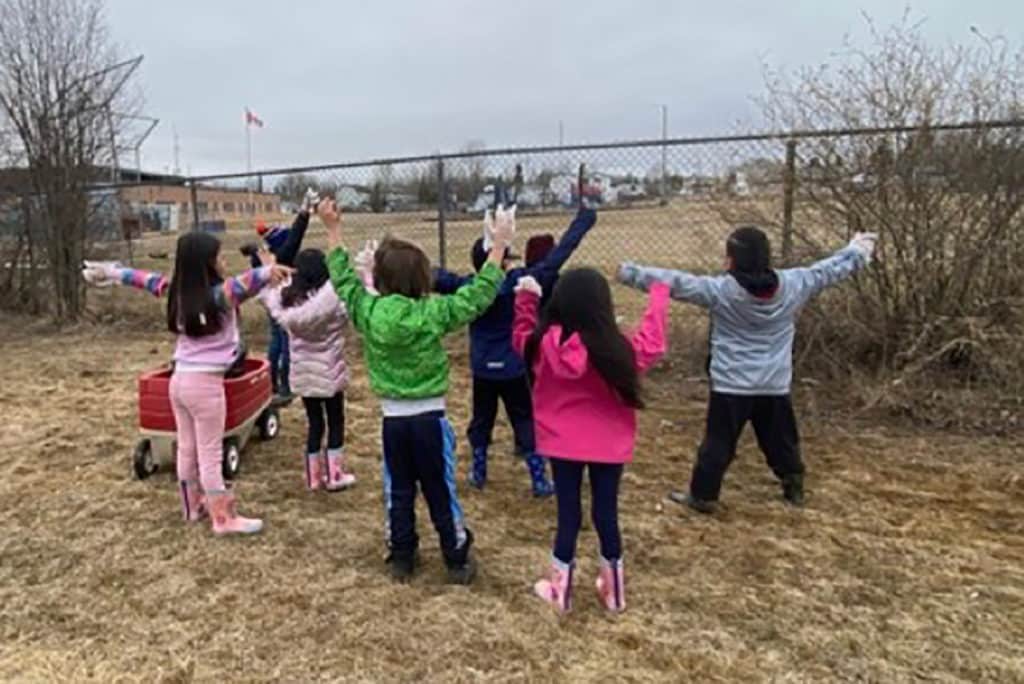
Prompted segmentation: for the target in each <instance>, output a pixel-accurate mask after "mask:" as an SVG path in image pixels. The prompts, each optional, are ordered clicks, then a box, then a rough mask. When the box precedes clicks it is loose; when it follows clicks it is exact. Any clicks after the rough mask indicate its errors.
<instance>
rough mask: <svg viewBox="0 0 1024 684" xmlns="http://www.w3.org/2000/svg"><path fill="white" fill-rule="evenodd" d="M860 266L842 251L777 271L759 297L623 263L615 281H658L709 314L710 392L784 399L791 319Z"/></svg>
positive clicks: (731, 285)
mask: <svg viewBox="0 0 1024 684" xmlns="http://www.w3.org/2000/svg"><path fill="white" fill-rule="evenodd" d="M865 265H866V261H865V259H864V257H863V256H861V254H860V252H858V251H857V250H856V249H853V248H850V247H846V248H844V249H842V250H840V251H839V252H837V253H836V254H834V255H833V256H831V257H829V258H828V259H824V260H822V261H819V262H817V263H816V264H814V265H812V266H810V267H808V268H791V269H786V270H781V271H777V273H778V276H779V288H778V290H777V291H776V292H775V295H774V296H772V297H771V298H768V299H759V298H757V297H755V296H753V295H752V294H750V293H749V292H747V291H746V290H745V289H743V287H742V286H740V284H739V283H738V282H736V279H735V278H733V277H732V276H731V275H728V274H726V275H719V276H695V275H692V274H690V273H686V272H684V271H673V270H669V269H663V268H649V267H645V266H638V265H636V264H630V263H626V264H623V265H622V268H621V269H620V271H619V280H620V281H621V282H623V283H625V284H626V285H630V286H632V287H636V288H638V289H641V290H645V291H646V290H647V289H648V288H649V287H650V285H651V283H652V282H655V281H660V282H663V283H665V284H667V285H668V286H669V287H670V288H671V293H672V298H673V299H678V300H680V301H684V302H690V303H691V304H696V305H698V306H701V307H704V308H705V309H708V310H710V312H711V389H712V391H713V392H721V393H722V394H741V395H746V396H753V395H784V394H789V393H790V385H791V384H792V381H793V335H794V333H795V331H796V325H795V321H796V317H797V315H799V313H800V309H801V308H802V307H803V305H804V304H806V303H807V301H808V300H809V299H810V298H811V297H813V296H814V295H816V294H818V293H819V292H821V291H822V290H824V289H825V288H826V287H828V286H830V285H834V284H836V283H838V282H840V281H842V280H844V279H846V278H849V277H850V276H851V275H853V274H854V273H855V272H856V271H857V270H859V269H860V268H862V267H863V266H865Z"/></svg>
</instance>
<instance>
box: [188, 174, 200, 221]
mask: <svg viewBox="0 0 1024 684" xmlns="http://www.w3.org/2000/svg"><path fill="white" fill-rule="evenodd" d="M189 193H190V194H191V199H192V230H199V191H198V190H197V189H196V182H195V181H194V180H193V181H189Z"/></svg>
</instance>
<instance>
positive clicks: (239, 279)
mask: <svg viewBox="0 0 1024 684" xmlns="http://www.w3.org/2000/svg"><path fill="white" fill-rule="evenodd" d="M269 282H270V267H269V266H264V267H262V268H254V269H252V270H251V271H246V272H245V273H241V274H239V275H237V276H235V277H233V278H228V279H227V280H225V281H224V282H223V283H221V284H220V285H218V286H217V287H216V288H215V289H214V291H213V293H214V297H215V298H216V300H217V304H218V305H219V306H221V307H222V308H228V307H232V308H233V307H236V306H239V305H240V304H241V303H242V302H244V301H245V300H247V299H249V298H251V297H255V296H256V295H257V294H258V293H259V291H260V290H262V289H263V288H264V287H266V285H267V283H269Z"/></svg>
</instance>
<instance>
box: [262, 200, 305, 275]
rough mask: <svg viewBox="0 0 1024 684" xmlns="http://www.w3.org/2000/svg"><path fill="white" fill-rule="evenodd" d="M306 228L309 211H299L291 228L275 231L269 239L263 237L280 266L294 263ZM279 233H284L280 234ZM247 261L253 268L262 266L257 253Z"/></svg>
mask: <svg viewBox="0 0 1024 684" xmlns="http://www.w3.org/2000/svg"><path fill="white" fill-rule="evenodd" d="M307 228H309V212H308V211H300V212H299V214H298V216H296V217H295V222H294V223H292V227H291V228H286V229H284V230H278V231H275V233H274V234H273V235H272V236H270V239H264V242H265V243H266V245H267V248H268V249H269V250H270V251H271V252H272V253H273V255H274V256H275V257H277V263H279V264H281V265H282V266H294V265H295V257H297V256H298V255H299V248H301V247H302V239H303V238H305V237H306V229H307ZM281 233H283V234H284V235H283V236H282V235H281ZM249 262H250V263H251V264H252V267H253V268H259V267H260V266H262V264H261V263H260V257H259V255H258V254H253V255H252V256H251V257H249Z"/></svg>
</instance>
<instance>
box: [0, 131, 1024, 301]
mask: <svg viewBox="0 0 1024 684" xmlns="http://www.w3.org/2000/svg"><path fill="white" fill-rule="evenodd" d="M1022 131H1024V122H1022V121H1007V122H976V123H964V124H955V125H948V126H930V127H927V128H878V129H870V130H843V131H804V132H789V133H783V134H769V135H740V136H729V137H716V138H686V139H671V140H647V141H638V142H626V143H614V144H602V145H576V146H563V147H543V148H517V149H504V150H479V151H473V152H465V153H457V154H443V155H433V156H424V157H410V158H391V159H380V160H371V161H366V162H359V163H347V164H336V165H329V166H320V167H304V168H288V169H274V170H265V171H259V172H255V173H252V174H231V175H222V176H203V177H193V178H173V177H166V178H162V177H152V178H149V179H147V180H144V181H143V182H126V183H118V184H110V185H105V186H102V187H99V186H98V187H97V188H96V189H95V190H93V191H92V196H93V197H94V198H95V200H96V203H97V205H98V206H102V207H104V210H103V211H98V212H96V216H95V219H94V221H95V224H96V227H95V230H92V231H91V233H90V235H91V237H92V240H91V243H90V245H89V246H87V249H86V253H87V256H90V257H101V258H117V259H121V260H124V261H133V262H134V261H136V260H141V262H142V264H143V265H150V266H154V267H160V268H163V269H166V268H167V265H166V264H164V265H163V266H161V265H160V263H159V262H160V261H164V260H167V259H169V258H170V256H171V255H172V254H173V242H174V235H175V234H176V233H177V232H180V231H185V230H194V229H201V230H211V231H217V232H223V234H224V239H225V241H226V244H227V245H228V247H229V252H230V253H232V254H235V255H236V257H237V256H238V255H237V249H235V248H237V247H239V246H241V245H242V244H244V243H245V242H247V241H254V240H255V239H256V233H255V231H254V228H255V225H256V223H257V222H260V221H262V222H265V223H268V224H274V223H281V224H288V223H290V221H291V220H292V217H293V216H294V213H295V212H296V211H297V210H298V206H299V202H300V201H301V197H302V195H303V193H304V192H305V190H306V188H307V187H314V188H316V189H317V190H319V191H320V193H321V194H322V195H327V196H333V197H334V198H335V199H336V200H337V201H338V203H339V204H340V205H341V207H342V208H343V210H344V212H345V215H346V231H347V241H348V243H349V244H350V246H352V247H357V246H359V245H360V244H361V243H362V241H363V240H368V239H371V238H380V237H382V236H384V235H388V234H389V235H394V236H397V237H402V238H405V239H408V240H412V241H414V242H416V243H418V244H419V245H421V246H422V247H423V248H424V249H425V250H426V251H427V253H428V254H429V255H431V257H432V258H434V259H435V260H436V262H437V263H439V264H440V265H443V266H445V267H447V268H450V269H453V270H458V271H468V270H469V269H470V259H469V253H470V247H471V245H472V243H473V241H474V240H475V239H476V238H477V237H479V235H480V232H481V217H482V215H483V213H484V210H485V209H487V208H488V207H490V206H492V205H493V204H494V203H495V195H496V194H500V193H501V192H502V191H504V192H505V193H506V194H507V196H508V197H510V198H514V199H515V200H516V202H517V204H518V207H519V209H518V234H517V238H516V243H515V247H516V248H517V251H521V250H522V248H523V246H524V245H525V242H526V240H527V238H529V237H530V236H532V235H536V234H539V233H552V234H554V235H555V236H556V237H557V236H558V235H560V234H561V233H562V231H563V230H564V229H565V228H566V226H568V224H569V222H570V220H571V218H572V215H573V213H574V212H575V211H576V208H577V206H578V205H579V202H580V197H581V195H582V196H584V197H586V198H587V200H588V202H590V203H592V204H594V205H596V206H597V208H598V211H599V220H598V224H597V226H596V227H595V229H594V230H593V231H592V233H591V234H590V235H589V236H588V237H587V238H586V240H585V241H584V243H583V245H582V246H581V248H580V249H579V250H578V253H577V254H576V255H575V256H574V257H573V261H572V263H575V264H587V265H591V266H595V267H598V268H600V269H602V270H603V271H604V272H605V273H607V274H609V275H610V274H612V273H613V272H614V269H615V268H616V267H617V265H618V264H619V263H620V262H621V261H623V260H634V261H639V262H649V263H656V264H658V265H662V266H666V267H672V268H682V269H687V270H691V271H695V272H710V271H716V270H720V269H721V268H722V266H723V262H724V245H725V240H726V238H727V236H728V234H729V232H730V231H731V230H732V229H733V228H735V227H736V226H737V225H739V224H744V223H755V224H757V225H759V226H761V227H762V228H763V229H765V230H766V232H768V234H769V236H770V237H771V240H772V244H773V248H774V250H775V252H776V258H777V260H778V262H779V263H782V264H787V263H795V262H803V261H806V260H807V259H809V258H813V257H815V256H819V255H821V254H824V253H826V252H830V251H832V250H833V249H835V248H836V247H838V246H839V245H841V244H842V242H843V241H845V240H846V239H847V238H848V236H849V235H850V233H851V232H852V231H853V230H855V229H859V228H861V227H863V228H865V229H871V228H873V227H874V224H876V223H877V222H879V221H886V220H889V217H887V216H886V215H884V214H885V212H884V211H883V212H880V210H879V207H880V206H885V204H886V202H888V199H887V198H888V197H889V196H890V194H892V193H900V194H901V196H903V197H904V199H907V198H910V200H912V201H915V202H916V201H917V200H916V199H914V198H913V197H911V195H912V193H913V192H914V191H915V188H916V189H917V190H921V191H922V193H924V192H925V191H927V196H928V197H929V198H937V199H934V200H933V199H929V201H937V202H938V203H939V204H942V203H947V204H948V203H950V202H954V201H955V202H959V203H960V204H963V205H965V206H966V205H970V204H971V202H972V201H973V200H972V199H971V194H972V193H980V192H982V191H983V190H985V191H991V190H992V188H993V184H995V185H996V186H999V184H1005V185H1006V186H1007V188H1006V189H1007V192H1010V191H1011V190H1013V191H1014V192H1017V191H1019V188H1020V187H1021V186H1022V185H1024V183H1021V182H1017V185H1016V188H1017V189H1016V190H1014V189H1012V188H1011V187H1010V185H1012V184H1013V183H1014V182H1015V181H1014V179H1017V181H1024V177H1022V176H1024V170H1021V169H1022V166H1024V165H1021V162H1020V155H1019V151H1020V150H1021V149H1024V143H1022V140H1021V139H1022ZM1006 150H1014V151H1015V154H1013V155H1005V159H1002V158H1001V157H998V155H999V153H1000V152H1001V151H1006ZM983 151H987V152H986V154H989V156H986V157H984V159H982V158H981V156H980V155H981V154H982V152H983ZM993 160H995V161H993ZM983 162H984V163H983ZM1015 165H1016V166H1015ZM982 166H984V168H982ZM993 166H994V167H995V168H996V170H997V171H999V169H1002V171H1006V172H1007V173H1010V175H1009V176H1008V175H1006V173H1003V172H1002V171H999V172H998V173H993ZM908 169H909V172H908ZM1014 169H1018V171H1020V172H1019V173H1017V175H1016V176H1013V175H1012V173H1013V172H1014ZM908 185H912V186H914V187H908ZM986 189H987V190H986ZM922 197H924V194H922ZM101 200H102V201H101ZM33 203H34V200H32V199H31V198H30V197H27V196H24V195H18V194H6V195H4V194H3V193H0V257H2V259H0V265H2V266H3V271H2V272H0V289H5V290H6V291H7V292H16V291H17V290H18V288H19V287H20V285H19V283H21V282H23V281H24V282H28V281H27V280H25V279H24V274H23V271H22V270H21V268H22V267H21V264H22V263H23V260H24V259H25V258H26V255H28V254H30V253H32V250H33V249H35V250H36V251H35V253H34V255H33V257H32V258H33V259H36V262H34V265H33V268H35V267H38V265H39V263H38V262H39V261H40V259H39V258H38V257H39V254H40V253H41V252H40V251H39V250H38V249H37V248H38V247H39V246H40V241H44V240H45V231H40V230H37V229H38V228H39V221H38V220H36V219H35V218H34V217H33ZM1007 220H1012V221H1019V220H1020V215H1019V214H1014V213H1011V214H1008V215H1007ZM318 231H320V227H319V225H318V223H316V222H314V226H313V227H312V228H311V232H310V240H309V244H311V245H322V244H323V239H322V237H323V236H322V233H318ZM42 261H45V259H42ZM154 262H155V263H154ZM239 263H240V264H241V263H242V262H241V261H239ZM29 280H31V279H29Z"/></svg>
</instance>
